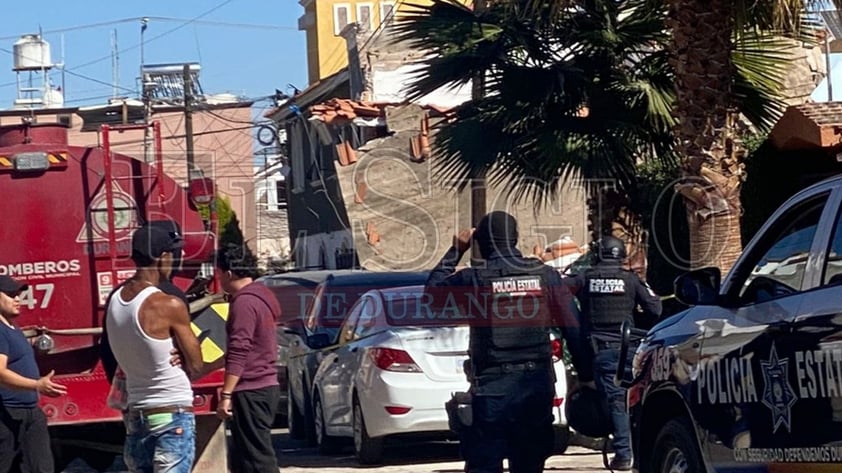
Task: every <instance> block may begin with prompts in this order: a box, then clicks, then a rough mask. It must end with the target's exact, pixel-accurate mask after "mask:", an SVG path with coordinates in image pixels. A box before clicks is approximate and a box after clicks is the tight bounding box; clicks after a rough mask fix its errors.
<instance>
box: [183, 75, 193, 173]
mask: <svg viewBox="0 0 842 473" xmlns="http://www.w3.org/2000/svg"><path fill="white" fill-rule="evenodd" d="M184 139H185V141H186V143H187V145H186V149H187V181H188V182H190V179H191V177H192V175H193V76H192V75H191V74H190V64H185V65H184Z"/></svg>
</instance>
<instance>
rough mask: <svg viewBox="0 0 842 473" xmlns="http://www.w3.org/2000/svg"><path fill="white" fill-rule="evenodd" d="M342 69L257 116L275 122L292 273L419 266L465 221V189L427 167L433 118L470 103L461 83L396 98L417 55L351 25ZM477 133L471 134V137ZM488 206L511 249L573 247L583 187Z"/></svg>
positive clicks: (383, 32)
mask: <svg viewBox="0 0 842 473" xmlns="http://www.w3.org/2000/svg"><path fill="white" fill-rule="evenodd" d="M342 33H343V36H344V37H345V39H346V43H347V46H348V54H349V58H348V59H349V61H348V62H349V67H348V68H347V69H345V70H342V71H340V72H338V73H336V74H334V75H333V76H329V77H326V78H324V79H322V80H321V81H319V82H317V83H315V84H312V85H311V86H310V87H308V89H306V90H305V91H303V92H302V93H300V94H298V95H296V96H295V97H293V98H292V99H291V100H290V101H289V102H288V103H286V104H284V105H283V106H281V107H279V108H278V109H276V110H273V111H272V112H270V113H269V114H268V116H269V117H270V118H272V119H273V120H275V121H276V122H277V123H278V125H279V128H283V129H285V130H286V136H287V153H288V156H289V162H290V172H289V175H288V177H287V183H286V191H287V209H288V219H289V233H290V248H292V259H293V261H294V265H295V267H296V268H299V269H321V268H325V269H338V268H351V267H363V268H367V269H371V270H385V269H428V268H430V267H432V266H433V265H435V264H436V262H437V261H438V259H439V258H440V257H441V255H442V254H443V253H444V251H445V250H446V249H447V248H448V247H450V245H451V243H452V236H453V234H454V233H456V232H457V231H458V230H459V229H462V228H467V227H469V226H470V191H469V190H465V191H463V192H456V191H453V190H451V189H452V188H453V183H448V182H442V181H441V180H440V179H439V178H438V177H437V173H436V172H435V160H436V153H435V125H436V123H437V122H438V121H440V120H443V119H446V118H447V111H448V110H449V109H451V108H453V107H455V106H457V105H459V104H461V103H463V102H464V101H466V100H469V99H470V85H467V86H465V87H462V88H460V89H449V90H440V91H437V92H434V93H433V94H430V95H429V96H427V97H424V98H422V99H420V100H418V101H415V102H413V103H408V102H407V101H406V100H405V99H404V98H403V96H402V92H401V91H402V89H403V86H404V84H406V83H407V82H408V81H409V80H410V76H411V74H412V72H413V70H414V66H412V65H411V63H412V62H413V61H414V59H415V58H416V57H417V55H418V54H419V52H418V51H412V50H410V49H407V48H403V47H401V45H400V44H396V43H395V42H394V41H391V40H390V34H389V28H388V27H386V28H381V29H379V30H378V31H376V32H374V34H372V33H370V32H368V31H366V30H361V29H360V28H359V27H358V25H357V24H351V25H349V26H348V27H346V28H345V29H344V30H343V32H342ZM477 139H482V137H477ZM487 195H488V202H487V207H488V209H489V210H493V209H499V210H506V211H508V212H510V213H511V214H512V215H514V216H515V217H516V218H518V220H519V222H520V233H521V238H520V244H521V250H522V251H523V252H524V253H526V254H537V255H544V254H545V249H546V248H548V247H549V245H550V243H551V242H553V241H556V240H558V239H560V238H562V237H567V239H566V240H565V241H569V240H570V239H572V240H573V241H576V242H580V243H584V242H585V241H586V238H587V237H586V234H587V208H586V205H585V198H584V193H583V192H582V190H581V189H577V188H576V187H575V186H572V187H568V188H565V189H563V191H562V195H561V197H560V198H559V199H558V202H560V204H557V205H555V206H547V207H540V206H536V205H535V203H534V202H530V201H524V202H518V203H515V202H511V199H509V198H508V197H507V196H506V195H505V194H504V193H502V192H501V191H500V190H499V189H496V188H494V187H489V189H488V191H487Z"/></svg>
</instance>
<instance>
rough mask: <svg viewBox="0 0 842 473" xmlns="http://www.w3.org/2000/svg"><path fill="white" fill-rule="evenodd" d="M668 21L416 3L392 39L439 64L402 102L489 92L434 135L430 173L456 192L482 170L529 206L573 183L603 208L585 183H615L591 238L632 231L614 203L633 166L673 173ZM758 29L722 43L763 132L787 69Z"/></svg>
mask: <svg viewBox="0 0 842 473" xmlns="http://www.w3.org/2000/svg"><path fill="white" fill-rule="evenodd" d="M666 13H667V11H666V5H665V4H664V2H663V1H662V0H623V1H617V0H589V1H572V2H559V1H552V0H521V1H511V0H508V1H505V2H494V3H491V4H490V5H489V6H488V7H487V8H486V9H485V10H483V11H482V12H481V13H475V12H473V11H472V10H470V9H469V8H466V7H464V6H462V5H461V4H459V3H457V2H456V1H455V0H434V2H433V4H432V5H429V6H415V7H414V9H413V11H412V12H411V13H410V14H409V15H408V16H407V17H406V19H405V20H404V21H402V22H400V23H399V24H398V27H397V39H398V40H402V41H408V42H409V43H410V44H412V45H414V46H416V47H418V48H420V49H425V50H433V51H437V54H435V55H432V56H431V57H429V58H427V59H426V60H425V61H424V63H423V64H422V66H423V67H422V68H421V69H420V70H419V75H418V77H417V80H416V81H415V82H414V83H413V84H411V86H410V89H409V92H410V96H411V97H418V96H421V95H424V94H426V93H429V92H431V91H433V90H436V89H438V88H439V87H442V86H449V85H453V84H465V83H467V82H468V81H469V80H470V79H471V78H472V77H475V76H476V75H477V74H483V75H485V77H486V87H487V92H488V93H487V96H486V97H485V98H483V99H481V100H475V101H471V102H468V103H466V104H464V105H463V106H461V107H459V108H458V109H457V110H456V111H455V113H454V120H451V121H449V122H447V123H445V124H444V125H443V126H441V127H440V130H439V133H438V135H437V139H436V150H437V154H438V158H437V162H439V163H441V164H440V168H439V171H440V172H441V173H442V175H443V176H444V177H446V178H449V179H450V181H451V182H462V183H468V182H469V180H470V179H471V178H473V177H475V176H477V175H481V174H482V173H484V172H487V173H488V175H489V178H490V180H491V182H492V183H494V184H500V185H503V186H504V187H505V189H506V190H508V191H510V192H513V193H514V194H515V195H517V196H519V197H522V198H534V199H536V200H538V201H544V200H545V199H547V198H549V199H552V198H554V197H555V191H556V190H557V189H558V186H559V184H560V183H562V182H564V181H569V180H571V179H582V180H584V181H585V182H586V183H589V184H590V185H589V186H588V188H589V192H590V195H591V197H593V198H594V199H593V201H598V200H599V197H601V196H604V195H606V193H604V192H601V189H600V186H598V185H594V183H596V182H609V181H610V182H613V183H614V188H615V190H616V192H612V193H610V194H611V195H614V196H619V197H620V198H621V199H620V201H615V202H612V203H610V205H608V206H607V207H609V208H613V209H615V210H616V211H615V212H608V213H603V214H601V215H600V214H598V211H599V210H601V209H597V208H595V209H593V210H594V213H595V214H596V215H597V217H596V218H595V219H594V220H595V225H594V228H593V231H594V233H602V232H605V231H606V230H610V229H611V228H612V227H613V226H614V225H615V223H616V221H617V220H618V219H620V220H625V224H626V225H627V227H628V229H629V230H630V231H631V232H632V233H633V234H635V233H638V234H639V231H635V230H639V229H640V227H641V225H640V222H639V221H637V222H635V218H634V216H635V211H634V209H630V208H629V206H628V201H627V199H626V201H625V202H622V200H623V198H624V197H627V196H628V195H630V194H631V193H633V192H634V189H635V187H636V181H637V166H638V165H639V164H640V163H641V162H647V161H648V162H651V161H655V162H658V163H659V164H660V165H662V166H666V167H670V166H673V167H674V166H676V165H677V164H678V161H676V160H675V155H674V154H673V152H672V151H673V148H672V145H673V138H674V136H673V130H674V127H675V125H676V121H675V118H674V116H676V115H677V114H676V112H675V110H674V104H675V103H676V95H675V92H674V91H675V87H674V85H673V81H674V70H673V67H671V66H670V61H669V58H670V56H669V54H668V51H669V48H668V47H669V46H670V41H671V38H670V36H669V35H668V34H667V31H668V30H667V28H666V21H667V15H666ZM758 31H759V30H758ZM758 31H755V32H754V33H753V34H751V35H748V34H746V35H742V36H741V37H740V38H741V40H740V41H739V42H738V43H735V44H736V46H739V47H740V49H739V51H734V50H732V48H731V46H732V45H731V43H729V46H728V47H729V49H727V50H726V52H727V53H728V54H727V55H728V57H729V63H730V64H737V65H738V67H737V68H736V69H735V70H734V73H733V74H731V75H730V76H729V77H728V81H729V82H728V86H729V90H733V91H734V92H736V94H737V95H736V100H734V101H732V102H731V103H732V104H734V105H735V106H737V107H738V109H739V110H741V111H742V112H743V115H744V116H745V117H747V118H748V119H749V121H750V122H751V123H752V124H754V125H755V126H757V127H759V128H761V129H762V128H767V129H768V128H769V127H770V126H771V124H773V123H774V122H775V120H776V119H777V117H778V116H779V115H780V113H781V112H782V104H781V102H779V101H778V100H777V99H776V94H777V88H778V86H779V84H780V83H781V82H782V78H783V73H784V71H785V67H786V65H787V64H788V63H787V55H786V54H784V53H782V50H781V48H783V47H784V46H786V44H785V43H781V42H780V41H778V40H777V39H775V38H774V37H772V36H770V35H764V34H761V33H760V32H758ZM732 58H733V60H732ZM688 85H693V84H688ZM478 137H481V139H478ZM680 189H682V190H683V189H684V188H680ZM605 207H606V206H605V205H604V202H603V208H605ZM622 211H624V212H622ZM621 214H624V215H621ZM635 227H636V228H635Z"/></svg>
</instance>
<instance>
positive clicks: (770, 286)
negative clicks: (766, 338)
mask: <svg viewBox="0 0 842 473" xmlns="http://www.w3.org/2000/svg"><path fill="white" fill-rule="evenodd" d="M828 195H829V194H822V195H819V196H816V197H813V198H811V199H809V200H807V201H805V202H802V203H800V204H798V205H796V206H794V207H792V208H790V209H789V210H788V211H787V212H785V213H784V214H783V215H781V217H780V218H778V220H777V221H776V222H775V223H774V224H773V225H772V226H771V227H769V231H768V233H767V235H768V238H766V239H765V240H763V241H761V243H760V245H759V246H758V247H757V248H755V250H754V251H753V255H754V258H750V259H748V260H746V261H745V262H744V263H743V265H742V268H740V270H741V271H742V272H744V273H745V272H747V273H748V274H738V275H737V279H735V285H734V286H732V288H731V289H732V291H739V293H738V294H739V301H740V303H742V304H755V303H760V302H765V301H767V300H770V299H774V298H776V297H782V296H786V295H789V294H793V293H797V292H800V291H801V286H802V283H803V281H804V274H805V271H806V266H807V259H808V258H809V256H810V248H811V246H812V244H813V237H814V236H815V234H816V229H817V227H818V225H819V220H820V219H821V215H822V211H823V210H824V205H825V203H826V202H827V199H828ZM742 278H745V279H744V280H743V281H742V282H741V279H742Z"/></svg>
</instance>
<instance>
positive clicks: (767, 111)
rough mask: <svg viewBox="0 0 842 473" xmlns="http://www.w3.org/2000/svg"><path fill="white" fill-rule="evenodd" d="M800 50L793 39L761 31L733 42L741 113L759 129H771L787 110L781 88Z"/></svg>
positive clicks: (737, 96)
mask: <svg viewBox="0 0 842 473" xmlns="http://www.w3.org/2000/svg"><path fill="white" fill-rule="evenodd" d="M799 48H800V45H799V44H797V43H795V42H794V41H792V40H788V39H786V38H782V37H780V36H773V35H771V34H764V33H758V32H752V33H748V34H744V35H742V36H740V37H738V38H737V39H736V40H735V42H734V51H733V52H732V54H731V61H732V63H733V64H734V68H735V70H736V74H735V77H734V84H733V93H734V98H735V100H736V104H737V106H738V108H739V110H740V111H741V112H742V114H743V115H744V116H745V117H746V118H747V119H748V120H749V121H750V122H751V123H752V124H753V125H754V126H756V127H757V128H759V129H760V130H763V131H768V130H770V129H771V128H772V127H773V126H774V125H775V123H776V122H777V121H778V119H779V118H780V117H781V115H782V114H783V112H784V110H785V108H786V104H785V103H784V102H783V100H782V99H781V95H782V94H781V93H782V87H783V84H784V82H785V80H786V76H787V73H788V71H789V68H790V65H791V61H792V58H793V57H794V54H795V53H796V51H797V50H798V49H799Z"/></svg>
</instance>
